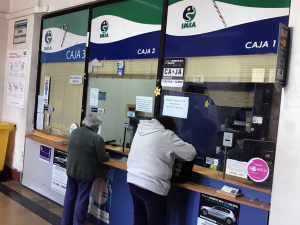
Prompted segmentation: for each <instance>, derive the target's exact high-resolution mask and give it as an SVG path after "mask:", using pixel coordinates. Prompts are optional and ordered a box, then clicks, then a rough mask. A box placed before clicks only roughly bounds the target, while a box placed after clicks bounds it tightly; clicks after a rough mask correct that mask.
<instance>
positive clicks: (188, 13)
mask: <svg viewBox="0 0 300 225" xmlns="http://www.w3.org/2000/svg"><path fill="white" fill-rule="evenodd" d="M195 17H196V8H195V7H194V6H188V7H186V8H185V10H184V11H183V20H184V21H185V23H183V24H182V25H181V29H185V28H192V27H196V23H195V22H192V21H193V20H194V19H195Z"/></svg>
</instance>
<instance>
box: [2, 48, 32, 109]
mask: <svg viewBox="0 0 300 225" xmlns="http://www.w3.org/2000/svg"><path fill="white" fill-rule="evenodd" d="M7 62H8V67H7V68H8V70H7V83H6V87H7V88H6V105H8V106H13V107H17V108H23V106H24V96H25V87H26V85H25V81H26V72H27V66H26V65H27V50H26V49H18V50H8V61H7Z"/></svg>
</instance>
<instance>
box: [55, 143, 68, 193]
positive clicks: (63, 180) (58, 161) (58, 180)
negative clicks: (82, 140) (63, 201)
mask: <svg viewBox="0 0 300 225" xmlns="http://www.w3.org/2000/svg"><path fill="white" fill-rule="evenodd" d="M66 167H67V153H66V152H63V151H60V150H57V149H54V157H53V169H52V181H51V189H52V190H54V191H57V192H59V193H61V194H63V195H65V194H66V190H67V181H68V176H67V174H66Z"/></svg>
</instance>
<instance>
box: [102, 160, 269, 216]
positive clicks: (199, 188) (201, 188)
mask: <svg viewBox="0 0 300 225" xmlns="http://www.w3.org/2000/svg"><path fill="white" fill-rule="evenodd" d="M103 164H105V165H108V166H111V167H115V168H118V169H121V170H126V171H127V165H126V163H125V162H123V161H120V160H117V159H113V158H111V159H109V162H104V163H103ZM205 169H206V168H205ZM194 170H195V167H194ZM194 170H193V172H195V171H194ZM196 170H197V166H196ZM201 175H202V174H201ZM210 177H211V176H210ZM211 178H212V177H211ZM213 179H215V178H213ZM222 181H223V182H227V180H222ZM172 185H176V186H178V187H182V188H186V189H189V190H191V191H196V192H200V193H203V194H207V195H211V196H215V197H218V198H223V199H226V200H229V201H232V202H236V203H240V204H244V205H248V206H251V207H255V208H259V209H263V210H267V211H270V205H269V204H268V203H265V202H261V201H258V200H254V199H251V198H247V197H245V196H241V197H238V198H231V197H228V196H226V195H221V194H218V193H217V192H216V191H217V189H215V188H212V187H208V186H205V185H202V184H196V183H192V182H187V183H184V184H178V183H172ZM237 185H240V184H237ZM246 188H248V186H246Z"/></svg>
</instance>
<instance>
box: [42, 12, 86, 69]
mask: <svg viewBox="0 0 300 225" xmlns="http://www.w3.org/2000/svg"><path fill="white" fill-rule="evenodd" d="M88 15H89V11H88V10H82V11H79V12H74V13H69V14H65V15H61V16H56V17H53V18H49V19H45V20H43V34H42V48H41V63H49V62H74V61H84V60H85V49H86V43H87V29H88Z"/></svg>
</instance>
